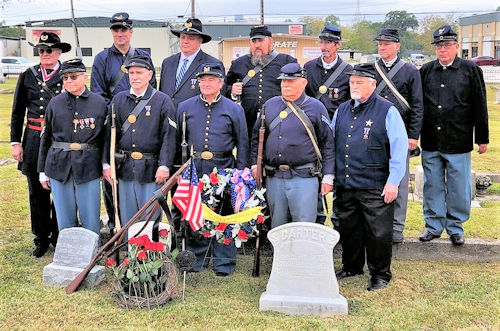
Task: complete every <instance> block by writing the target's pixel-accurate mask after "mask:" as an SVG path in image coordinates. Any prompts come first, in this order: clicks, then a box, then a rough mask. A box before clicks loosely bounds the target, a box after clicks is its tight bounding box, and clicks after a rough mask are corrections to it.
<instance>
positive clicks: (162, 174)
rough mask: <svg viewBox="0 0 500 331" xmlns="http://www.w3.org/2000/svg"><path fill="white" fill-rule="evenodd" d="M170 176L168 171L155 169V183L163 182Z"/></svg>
mask: <svg viewBox="0 0 500 331" xmlns="http://www.w3.org/2000/svg"><path fill="white" fill-rule="evenodd" d="M168 177H170V171H168V170H166V171H165V170H162V169H160V168H158V170H156V184H163V183H165V181H166V180H167V179H168Z"/></svg>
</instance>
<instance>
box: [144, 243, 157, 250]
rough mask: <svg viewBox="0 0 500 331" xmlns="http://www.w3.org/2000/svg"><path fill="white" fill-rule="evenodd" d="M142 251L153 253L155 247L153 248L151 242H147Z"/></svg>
mask: <svg viewBox="0 0 500 331" xmlns="http://www.w3.org/2000/svg"><path fill="white" fill-rule="evenodd" d="M144 250H145V251H154V250H155V246H154V243H152V242H148V243H146V244H145V245H144Z"/></svg>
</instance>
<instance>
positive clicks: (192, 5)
mask: <svg viewBox="0 0 500 331" xmlns="http://www.w3.org/2000/svg"><path fill="white" fill-rule="evenodd" d="M191 18H195V15H194V0H191Z"/></svg>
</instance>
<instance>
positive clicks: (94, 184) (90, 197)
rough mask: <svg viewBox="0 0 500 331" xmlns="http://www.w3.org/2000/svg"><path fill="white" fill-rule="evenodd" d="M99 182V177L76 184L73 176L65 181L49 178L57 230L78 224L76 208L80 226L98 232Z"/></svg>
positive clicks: (99, 208) (99, 209)
mask: <svg viewBox="0 0 500 331" xmlns="http://www.w3.org/2000/svg"><path fill="white" fill-rule="evenodd" d="M99 182H100V181H99V178H96V179H94V180H91V181H90V182H86V183H82V184H76V183H75V181H74V180H73V176H71V177H70V178H69V179H68V181H67V182H66V183H63V182H60V181H58V180H55V179H53V178H51V179H50V186H51V188H52V196H53V197H54V206H55V207H56V213H57V224H58V226H59V231H61V230H62V229H66V228H72V227H75V226H78V218H77V215H76V212H77V209H78V214H79V216H80V222H81V223H82V226H83V227H84V228H85V229H88V230H90V231H93V232H95V233H97V234H99V230H100V222H99V219H100V217H99V216H100V211H101V191H100V185H99Z"/></svg>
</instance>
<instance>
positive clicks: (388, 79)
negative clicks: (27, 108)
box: [375, 60, 410, 111]
mask: <svg viewBox="0 0 500 331" xmlns="http://www.w3.org/2000/svg"><path fill="white" fill-rule="evenodd" d="M404 65H405V63H404V62H403V60H399V62H398V63H397V64H396V65H395V66H394V68H392V70H391V71H390V72H389V74H388V75H387V74H386V73H385V72H384V71H383V70H382V69H381V68H380V66H379V65H378V61H375V69H377V72H378V73H379V75H380V77H382V79H383V81H382V82H380V84H379V85H378V86H377V88H376V89H375V93H376V94H379V93H380V92H381V91H382V90H383V89H384V87H385V86H386V85H387V86H388V87H389V89H390V90H391V92H392V93H393V94H394V96H395V97H396V100H398V103H399V105H400V106H401V107H402V108H403V109H404V110H405V111H406V110H408V109H410V105H409V104H408V101H406V99H405V98H404V97H403V96H402V95H401V93H399V91H398V90H397V89H396V87H395V86H394V83H393V82H392V78H393V77H394V76H395V75H396V73H397V72H398V71H399V70H400V69H401V68H402V67H403V66H404Z"/></svg>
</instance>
